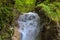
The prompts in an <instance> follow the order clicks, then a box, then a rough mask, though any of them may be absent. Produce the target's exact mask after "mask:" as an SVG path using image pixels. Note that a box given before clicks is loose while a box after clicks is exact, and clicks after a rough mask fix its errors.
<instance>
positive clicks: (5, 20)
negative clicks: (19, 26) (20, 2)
mask: <svg viewBox="0 0 60 40" xmlns="http://www.w3.org/2000/svg"><path fill="white" fill-rule="evenodd" d="M12 8H13V4H12V3H11V2H8V1H7V0H0V30H1V33H0V34H1V35H0V36H1V38H0V40H5V39H6V40H10V39H11V34H13V30H11V29H10V28H11V26H12V21H13V19H14V13H13V9H12ZM7 30H10V31H7ZM9 32H11V33H9ZM8 36H9V37H8Z"/></svg>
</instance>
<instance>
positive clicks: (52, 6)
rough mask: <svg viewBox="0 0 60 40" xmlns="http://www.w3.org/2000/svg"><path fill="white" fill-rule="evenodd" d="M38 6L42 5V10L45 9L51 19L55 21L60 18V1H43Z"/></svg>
mask: <svg viewBox="0 0 60 40" xmlns="http://www.w3.org/2000/svg"><path fill="white" fill-rule="evenodd" d="M37 7H40V8H41V10H44V11H45V15H46V16H48V17H49V18H50V19H52V20H54V21H59V20H60V12H59V11H60V3H59V2H53V3H49V4H48V3H41V4H38V5H37Z"/></svg>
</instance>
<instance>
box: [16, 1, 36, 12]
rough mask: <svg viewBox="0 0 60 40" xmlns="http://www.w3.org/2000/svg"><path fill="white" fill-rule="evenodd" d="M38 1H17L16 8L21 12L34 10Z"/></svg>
mask: <svg viewBox="0 0 60 40" xmlns="http://www.w3.org/2000/svg"><path fill="white" fill-rule="evenodd" d="M35 2H36V0H15V8H16V9H17V10H19V11H20V12H29V11H32V10H34V8H35Z"/></svg>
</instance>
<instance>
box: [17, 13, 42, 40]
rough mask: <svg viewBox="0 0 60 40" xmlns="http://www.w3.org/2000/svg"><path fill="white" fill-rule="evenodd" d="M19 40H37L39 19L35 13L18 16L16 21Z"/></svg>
mask: <svg viewBox="0 0 60 40" xmlns="http://www.w3.org/2000/svg"><path fill="white" fill-rule="evenodd" d="M18 25H19V32H20V34H21V36H20V37H21V39H20V40H37V38H36V37H37V36H38V34H39V32H40V29H41V26H40V17H39V16H38V14H37V13H34V12H29V13H25V14H23V15H20V16H19V19H18Z"/></svg>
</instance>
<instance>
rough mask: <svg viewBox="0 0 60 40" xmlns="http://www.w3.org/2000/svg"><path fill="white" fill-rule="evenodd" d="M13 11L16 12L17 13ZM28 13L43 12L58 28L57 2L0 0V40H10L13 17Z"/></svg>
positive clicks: (53, 0) (48, 0)
mask: <svg viewBox="0 0 60 40" xmlns="http://www.w3.org/2000/svg"><path fill="white" fill-rule="evenodd" d="M36 9H39V10H36ZM14 10H17V13H16V12H15V11H14ZM29 11H37V13H38V14H39V13H42V12H44V15H45V16H47V17H48V18H49V19H50V20H52V21H54V22H55V23H56V24H57V27H58V28H60V25H59V24H60V23H59V22H60V1H59V0H45V1H44V0H0V30H1V31H0V32H1V33H0V40H12V39H11V37H12V35H13V31H14V30H13V27H14V25H15V24H14V21H15V17H17V16H18V15H17V14H18V12H19V14H21V13H25V12H29ZM41 11H42V12H41ZM13 24H14V25H13ZM58 28H56V29H57V31H58V30H59V29H58ZM59 34H60V33H59ZM59 34H58V35H59Z"/></svg>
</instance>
